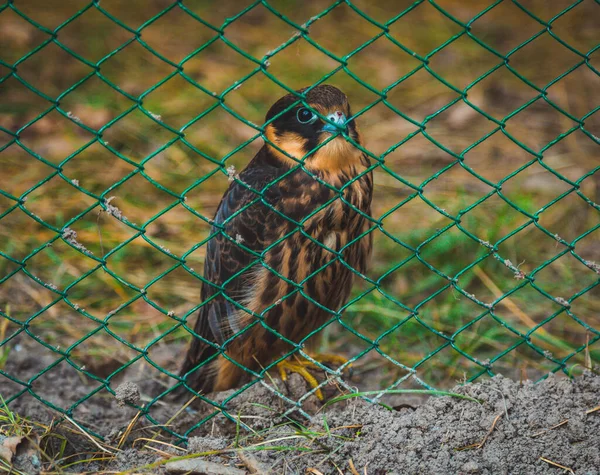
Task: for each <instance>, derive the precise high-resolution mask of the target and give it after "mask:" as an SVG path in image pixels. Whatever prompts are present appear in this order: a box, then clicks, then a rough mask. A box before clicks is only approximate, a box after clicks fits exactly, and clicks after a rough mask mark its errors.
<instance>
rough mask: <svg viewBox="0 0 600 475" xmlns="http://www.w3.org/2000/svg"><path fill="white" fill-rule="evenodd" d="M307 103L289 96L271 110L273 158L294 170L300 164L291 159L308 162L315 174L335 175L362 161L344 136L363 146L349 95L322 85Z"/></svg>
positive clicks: (269, 142) (269, 138) (269, 131)
mask: <svg viewBox="0 0 600 475" xmlns="http://www.w3.org/2000/svg"><path fill="white" fill-rule="evenodd" d="M307 89H308V88H303V89H300V90H299V91H298V92H299V93H303V92H304V91H306V90H307ZM305 102H306V103H307V104H308V106H309V107H306V106H305V105H304V104H301V103H299V100H298V97H297V96H295V95H293V94H288V95H286V96H283V97H282V98H281V99H279V100H278V101H277V102H276V103H275V104H273V106H272V107H271V109H269V112H268V113H267V117H266V122H267V123H268V125H267V127H266V128H265V135H266V137H267V147H269V148H270V150H271V152H272V153H273V155H275V156H276V157H277V158H279V159H280V160H282V161H283V162H285V163H288V164H290V165H292V166H293V165H296V164H297V162H296V161H295V160H293V159H292V158H290V156H291V157H294V158H295V159H297V160H301V159H303V158H305V166H306V167H307V168H309V169H311V170H314V171H318V170H321V171H329V172H333V171H336V170H342V169H345V168H346V167H347V166H351V165H354V164H355V161H359V160H360V157H361V155H362V153H361V152H360V150H359V149H357V148H356V147H355V146H354V145H353V144H352V142H351V141H349V140H348V139H346V138H345V137H344V135H343V134H344V133H345V134H346V135H347V136H348V137H350V138H351V139H352V140H353V141H355V142H357V143H360V136H359V133H358V130H357V128H356V124H355V122H354V119H352V113H351V111H350V105H349V104H348V98H347V97H346V95H345V94H344V93H343V92H342V91H340V90H339V89H338V88H336V87H333V86H329V85H320V86H317V87H315V88H313V89H310V90H309V91H308V92H307V93H306V100H305ZM295 103H297V104H296V105H295V106H293V107H292V105H293V104H295ZM284 111H285V112H284ZM324 119H326V120H324ZM324 142H327V143H326V144H325V145H323V146H322V147H320V148H319V145H320V144H323V143H324ZM274 145H275V146H274ZM282 151H284V152H285V153H282Z"/></svg>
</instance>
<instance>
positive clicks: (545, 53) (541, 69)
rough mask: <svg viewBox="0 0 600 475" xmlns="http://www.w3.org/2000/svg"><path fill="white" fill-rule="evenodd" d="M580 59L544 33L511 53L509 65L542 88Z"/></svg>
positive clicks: (580, 59)
mask: <svg viewBox="0 0 600 475" xmlns="http://www.w3.org/2000/svg"><path fill="white" fill-rule="evenodd" d="M580 61H582V58H581V57H580V56H579V55H577V54H575V53H573V52H572V51H570V50H569V49H568V48H567V47H565V46H563V45H562V44H560V43H559V42H558V41H556V40H555V39H554V38H553V37H551V36H550V34H549V33H544V34H543V35H542V36H540V37H539V38H536V39H535V40H534V41H532V42H531V43H528V44H527V45H525V46H524V47H523V48H521V49H519V51H517V52H516V53H515V54H513V55H511V57H510V66H511V67H512V68H514V69H515V70H516V71H517V72H518V73H519V74H520V75H522V76H524V77H525V78H527V79H528V80H529V81H531V82H532V83H534V84H535V85H536V86H537V87H540V88H542V87H545V86H546V85H547V84H549V83H550V82H551V81H553V80H555V79H556V78H558V77H559V76H560V75H562V74H564V73H565V72H567V71H568V70H569V69H571V68H572V67H573V66H575V65H576V64H578V63H579V62H580Z"/></svg>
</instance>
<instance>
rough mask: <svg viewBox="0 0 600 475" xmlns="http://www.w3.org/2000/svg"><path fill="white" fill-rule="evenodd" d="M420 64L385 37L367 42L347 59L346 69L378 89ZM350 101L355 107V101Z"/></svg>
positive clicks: (392, 82)
mask: <svg viewBox="0 0 600 475" xmlns="http://www.w3.org/2000/svg"><path fill="white" fill-rule="evenodd" d="M421 64H422V63H421V61H420V60H418V59H417V58H415V57H414V56H412V55H411V54H409V53H407V52H406V51H404V50H403V49H402V48H400V47H399V46H398V45H396V44H395V43H393V42H392V41H390V40H389V39H388V38H387V37H382V38H379V39H377V40H376V41H374V42H372V43H370V44H368V45H367V46H365V47H363V48H361V49H360V51H358V52H356V53H353V54H352V56H351V57H350V58H349V59H348V69H349V70H350V71H352V73H353V74H354V75H356V76H357V77H359V78H361V80H364V81H366V82H368V83H369V84H370V85H371V86H373V87H375V88H376V89H378V90H382V89H384V88H386V87H389V86H391V85H392V84H394V83H395V82H396V81H398V80H399V79H400V78H402V77H403V76H405V75H406V74H408V73H410V72H411V71H413V70H414V69H415V68H417V67H419V66H421ZM365 92H367V90H366V89H365ZM350 102H351V103H352V105H353V107H356V106H355V101H350Z"/></svg>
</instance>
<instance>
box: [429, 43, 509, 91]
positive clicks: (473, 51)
mask: <svg viewBox="0 0 600 475" xmlns="http://www.w3.org/2000/svg"><path fill="white" fill-rule="evenodd" d="M501 62H502V59H501V58H499V57H498V56H497V55H495V54H493V53H492V52H490V51H488V50H486V49H485V48H484V47H483V46H481V45H480V44H478V43H477V42H476V41H475V40H474V39H473V38H471V37H469V36H467V35H463V36H461V37H460V38H458V39H456V40H455V41H453V42H452V43H450V44H449V45H448V46H446V47H445V48H443V49H442V50H440V51H439V52H437V53H436V54H435V55H433V56H432V57H431V59H430V60H429V66H430V67H431V69H432V70H433V71H435V72H436V73H437V74H439V75H440V76H441V77H443V78H444V80H446V81H448V82H449V83H450V84H452V85H453V86H455V87H457V88H458V89H464V88H466V87H467V86H468V85H469V84H471V83H473V82H474V81H475V80H477V79H478V78H479V77H481V76H483V75H484V74H486V73H487V72H488V71H490V70H491V69H493V68H494V67H495V66H497V65H498V64H499V63H501Z"/></svg>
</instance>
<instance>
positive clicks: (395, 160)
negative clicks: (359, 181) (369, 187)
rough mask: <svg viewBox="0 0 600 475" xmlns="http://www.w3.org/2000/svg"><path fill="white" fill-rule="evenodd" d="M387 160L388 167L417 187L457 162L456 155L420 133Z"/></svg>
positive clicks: (403, 144) (387, 157)
mask: <svg viewBox="0 0 600 475" xmlns="http://www.w3.org/2000/svg"><path fill="white" fill-rule="evenodd" d="M385 160H386V161H385V164H386V167H387V168H389V169H390V170H391V171H392V172H393V173H396V174H397V175H398V176H400V177H401V178H402V179H404V180H406V181H408V182H409V183H410V184H412V185H413V186H414V187H415V188H416V187H418V186H420V185H421V184H422V183H424V182H426V181H428V180H429V179H430V178H431V176H432V175H435V174H436V173H438V172H439V171H441V170H443V169H444V168H446V166H448V165H450V164H451V163H453V162H455V161H456V157H454V156H452V155H451V154H450V153H448V152H447V151H446V150H444V149H443V148H441V147H439V146H437V145H436V144H434V143H433V142H432V141H431V140H428V139H427V138H426V137H425V136H424V135H423V134H422V133H419V134H417V135H415V136H413V137H411V138H410V139H409V140H407V141H406V142H404V143H402V145H400V146H399V147H398V148H397V149H396V150H395V151H394V153H393V154H390V155H389V156H386V158H385ZM396 180H397V179H396ZM397 186H402V185H401V184H398V185H397ZM375 188H376V187H375ZM413 191H415V190H414V189H413Z"/></svg>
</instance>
